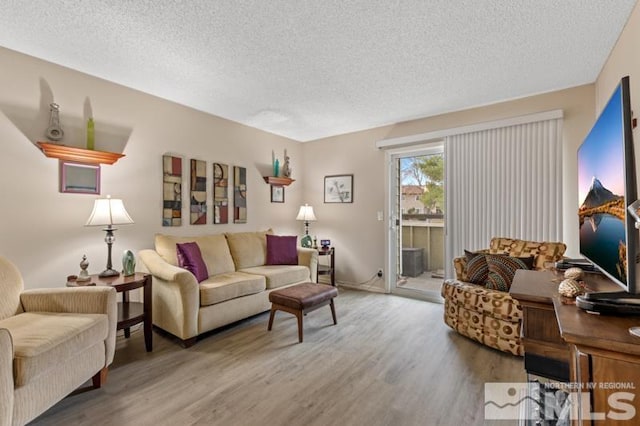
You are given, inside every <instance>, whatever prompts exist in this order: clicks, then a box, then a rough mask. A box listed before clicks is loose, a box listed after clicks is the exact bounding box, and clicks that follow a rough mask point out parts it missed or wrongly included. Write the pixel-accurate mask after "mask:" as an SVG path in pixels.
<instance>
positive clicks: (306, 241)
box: [296, 204, 318, 248]
mask: <svg viewBox="0 0 640 426" xmlns="http://www.w3.org/2000/svg"><path fill="white" fill-rule="evenodd" d="M296 220H303V221H304V235H303V236H302V238H300V245H301V246H302V247H307V248H310V247H311V246H312V242H313V241H312V239H311V235H309V222H315V221H316V220H318V219H316V215H315V214H314V213H313V207H311V206H310V205H309V204H305V205H304V206H300V210H299V211H298V216H297V217H296Z"/></svg>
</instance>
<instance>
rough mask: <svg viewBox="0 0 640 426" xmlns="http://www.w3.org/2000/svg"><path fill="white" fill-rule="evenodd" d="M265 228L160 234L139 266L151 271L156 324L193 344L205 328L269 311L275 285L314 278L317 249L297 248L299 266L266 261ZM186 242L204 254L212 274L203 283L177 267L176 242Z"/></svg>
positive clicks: (142, 255) (212, 327)
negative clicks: (185, 234)
mask: <svg viewBox="0 0 640 426" xmlns="http://www.w3.org/2000/svg"><path fill="white" fill-rule="evenodd" d="M267 233H271V231H264V232H238V233H226V234H215V235H203V236H194V237H177V236H170V235H162V234H158V235H156V237H155V250H142V251H140V253H139V254H138V257H139V259H140V260H141V261H142V262H139V263H140V265H139V268H141V269H142V270H143V271H145V272H148V273H150V274H152V275H153V292H152V293H153V324H154V325H155V326H156V327H159V328H161V329H163V330H165V331H167V332H169V333H171V334H173V335H174V336H176V337H178V338H180V339H181V340H182V344H183V345H184V346H185V347H189V346H191V345H193V344H194V343H195V341H196V338H197V336H198V335H200V334H202V333H204V332H206V331H210V330H213V329H215V328H218V327H221V326H223V325H227V324H231V323H233V322H236V321H238V320H241V319H244V318H247V317H250V316H252V315H256V314H258V313H261V312H264V311H268V310H269V309H270V307H271V304H270V303H269V293H270V292H271V291H272V290H274V289H276V288H283V287H288V286H291V285H294V284H299V283H303V282H309V281H311V282H315V280H316V271H317V267H318V251H317V250H314V249H306V248H302V247H298V265H265V263H266V256H267V243H266V234H267ZM185 242H196V243H197V244H198V247H199V248H200V251H201V253H202V258H203V260H204V263H205V265H206V267H207V271H208V273H209V278H207V279H206V280H204V281H202V282H201V283H198V281H197V280H196V277H195V276H194V275H193V274H192V273H191V272H189V271H187V270H186V269H183V268H180V267H178V258H177V254H176V244H177V243H185Z"/></svg>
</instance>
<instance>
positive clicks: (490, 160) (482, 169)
mask: <svg viewBox="0 0 640 426" xmlns="http://www.w3.org/2000/svg"><path fill="white" fill-rule="evenodd" d="M561 157H562V119H561V118H559V119H551V120H544V121H537V122H532V123H526V124H518V125H514V126H508V127H501V128H496V129H489V130H482V131H477V132H471V133H465V134H458V135H453V136H448V137H447V138H446V139H445V167H446V172H445V188H446V211H445V224H446V229H447V231H446V232H447V235H446V248H445V251H446V259H447V261H446V268H445V274H446V277H447V278H453V266H452V262H451V261H452V259H453V257H456V256H460V255H462V254H463V253H464V250H465V249H467V250H477V249H481V248H486V247H488V245H489V241H490V239H491V238H492V237H509V238H520V239H526V240H535V241H561V240H562V158H561Z"/></svg>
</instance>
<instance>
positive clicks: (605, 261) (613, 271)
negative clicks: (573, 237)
mask: <svg viewBox="0 0 640 426" xmlns="http://www.w3.org/2000/svg"><path fill="white" fill-rule="evenodd" d="M631 130H632V129H631V105H630V100H629V77H624V78H623V79H622V80H621V81H620V84H618V86H617V87H616V89H615V91H614V92H613V95H611V98H610V99H609V101H608V102H607V104H606V106H605V107H604V109H603V110H602V112H601V114H600V116H599V117H598V119H597V121H596V122H595V124H594V125H593V128H592V129H591V131H590V132H589V134H588V135H587V137H586V138H585V140H584V142H583V143H582V145H581V146H580V148H579V149H578V197H579V208H578V216H579V222H580V253H581V255H582V256H584V257H585V258H586V259H588V260H589V261H590V262H592V263H593V264H594V265H595V266H596V267H597V268H598V269H599V270H600V271H602V272H603V273H604V274H605V275H606V276H608V277H609V278H610V279H611V280H613V281H614V282H615V283H617V284H618V285H620V286H621V287H622V288H623V289H624V290H625V292H627V293H632V294H636V293H638V292H639V290H640V286H638V285H636V279H637V277H638V274H637V262H636V255H637V254H638V230H637V229H636V228H635V219H634V218H633V217H632V216H631V214H630V213H629V211H628V210H627V207H629V205H630V204H631V203H633V202H634V201H636V200H637V198H638V195H637V191H636V172H635V157H634V153H633V139H632V134H631Z"/></svg>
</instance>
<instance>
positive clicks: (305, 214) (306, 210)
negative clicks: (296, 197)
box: [296, 204, 318, 222]
mask: <svg viewBox="0 0 640 426" xmlns="http://www.w3.org/2000/svg"><path fill="white" fill-rule="evenodd" d="M296 220H304V221H305V222H315V221H316V220H318V219H316V215H315V214H313V207H311V206H310V205H309V204H305V205H304V206H300V211H299V212H298V216H297V217H296Z"/></svg>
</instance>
